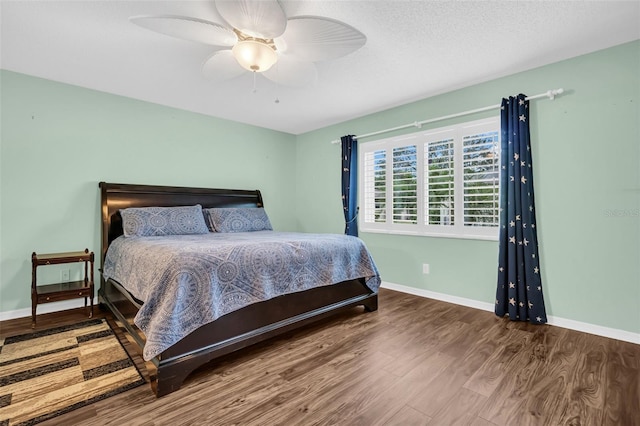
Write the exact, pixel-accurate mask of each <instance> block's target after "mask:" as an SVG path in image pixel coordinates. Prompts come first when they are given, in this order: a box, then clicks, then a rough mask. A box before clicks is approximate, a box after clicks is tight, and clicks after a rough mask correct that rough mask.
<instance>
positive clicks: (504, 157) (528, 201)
mask: <svg viewBox="0 0 640 426" xmlns="http://www.w3.org/2000/svg"><path fill="white" fill-rule="evenodd" d="M525 98H526V97H525V95H523V94H520V95H518V96H517V97H509V99H503V100H502V109H501V112H500V114H501V117H500V119H501V132H502V135H501V155H500V158H501V160H500V161H501V166H502V167H501V174H500V179H501V181H500V209H501V210H500V253H499V261H498V289H497V292H496V309H495V312H496V315H498V316H500V317H502V316H504V315H508V316H509V318H510V319H511V320H518V321H529V322H531V323H534V324H544V323H546V322H547V315H546V312H545V308H544V300H543V297H542V280H541V278H540V257H539V255H538V239H537V237H536V209H535V205H534V197H533V170H532V163H531V144H530V141H529V101H527V100H526V99H525Z"/></svg>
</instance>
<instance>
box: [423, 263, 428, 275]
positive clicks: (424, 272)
mask: <svg viewBox="0 0 640 426" xmlns="http://www.w3.org/2000/svg"><path fill="white" fill-rule="evenodd" d="M422 273H423V274H428V273H429V264H428V263H423V264H422Z"/></svg>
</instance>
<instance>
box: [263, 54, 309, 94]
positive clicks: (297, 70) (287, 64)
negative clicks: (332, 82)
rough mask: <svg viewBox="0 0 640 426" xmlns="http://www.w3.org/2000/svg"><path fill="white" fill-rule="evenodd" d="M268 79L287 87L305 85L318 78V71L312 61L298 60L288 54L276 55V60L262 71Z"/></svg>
mask: <svg viewBox="0 0 640 426" xmlns="http://www.w3.org/2000/svg"><path fill="white" fill-rule="evenodd" d="M262 74H263V75H264V76H265V77H267V78H268V79H269V80H271V81H273V82H275V83H278V84H281V85H283V86H289V87H305V86H310V85H312V84H314V83H315V82H316V81H317V80H318V71H317V70H316V66H315V64H314V63H313V62H308V61H300V60H298V59H297V58H295V57H292V56H289V55H284V54H281V55H278V62H276V63H275V65H274V66H272V67H271V68H269V70H267V71H265V72H263V73H262Z"/></svg>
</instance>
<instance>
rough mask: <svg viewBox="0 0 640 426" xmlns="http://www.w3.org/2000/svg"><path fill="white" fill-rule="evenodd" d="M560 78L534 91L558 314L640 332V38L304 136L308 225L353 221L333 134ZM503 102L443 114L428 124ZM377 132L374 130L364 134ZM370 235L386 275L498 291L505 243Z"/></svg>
mask: <svg viewBox="0 0 640 426" xmlns="http://www.w3.org/2000/svg"><path fill="white" fill-rule="evenodd" d="M558 87H562V88H564V89H565V90H566V93H565V94H564V95H563V96H560V97H558V98H556V99H555V100H554V101H550V100H547V99H546V98H545V99H540V100H534V101H532V102H531V109H532V111H531V126H532V127H531V134H532V135H531V137H532V145H533V146H532V150H533V152H534V172H535V189H536V208H537V219H538V238H539V241H540V247H541V254H540V256H541V260H542V265H541V272H542V279H543V285H544V291H545V303H546V307H547V313H548V314H549V315H552V316H555V317H558V318H563V319H569V320H574V321H580V322H584V323H589V324H594V325H599V326H603V327H610V328H614V329H619V330H625V331H629V332H633V333H639V332H640V174H639V171H638V170H639V169H640V130H639V122H640V113H639V108H638V103H639V102H640V42H638V41H636V42H633V43H628V44H624V45H620V46H617V47H614V48H611V49H607V50H603V51H599V52H595V53H593V54H589V55H585V56H580V57H577V58H573V59H570V60H566V61H562V62H559V63H555V64H552V65H548V66H545V67H541V68H537V69H534V70H531V71H527V72H523V73H519V74H515V75H511V76H508V77H504V78H500V79H497V80H493V81H490V82H487V83H482V84H478V85H475V86H472V87H468V88H464V89H461V90H457V91H454V92H450V93H446V94H443V95H440V96H434V97H431V98H428V99H424V100H421V101H418V102H414V103H411V104H407V105H403V106H400V107H397V108H393V109H390V110H387V111H383V112H380V113H376V114H371V115H368V116H365V117H362V118H358V119H355V120H351V121H348V122H344V123H341V124H339V125H335V126H331V127H327V128H323V129H320V130H317V131H314V132H310V133H307V134H304V135H300V136H298V146H297V153H296V155H297V162H298V168H297V181H298V185H297V187H296V190H297V202H296V206H297V209H298V210H297V214H296V218H297V220H298V227H299V229H300V230H301V231H317V230H319V231H323V232H341V231H342V230H343V219H342V217H341V214H342V212H341V200H340V194H339V191H340V190H339V188H340V147H339V145H332V144H330V143H329V142H330V141H331V140H335V139H338V138H339V137H340V136H342V135H345V134H356V135H357V134H364V133H369V132H372V131H376V130H380V129H384V128H390V127H395V126H399V125H403V124H407V123H412V122H414V121H420V120H425V119H428V118H433V117H438V116H443V115H448V114H453V113H457V112H460V111H465V110H472V109H475V108H480V107H484V106H487V105H493V104H499V103H500V98H501V97H503V96H509V95H516V94H518V93H525V94H528V95H535V94H538V93H544V92H546V91H547V90H549V89H555V88H558ZM336 101H339V100H336ZM497 113H498V111H497V110H496V111H495V113H482V114H476V115H471V116H467V117H465V118H461V119H457V120H449V121H443V122H438V123H434V124H431V125H429V126H428V127H427V126H425V127H423V129H426V128H435V127H441V126H444V125H447V124H451V123H453V122H459V121H465V120H472V119H479V118H483V117H486V116H488V115H491V114H497ZM410 131H411V130H408V131H404V132H405V133H407V132H410ZM414 131H415V129H414ZM399 133H402V132H396V134H399ZM391 135H392V134H385V135H382V136H379V137H380V138H385V137H388V136H391ZM370 140H373V138H369V139H363V141H370ZM360 237H361V238H362V239H363V240H364V241H365V242H366V244H367V246H368V247H369V249H370V250H371V251H372V253H373V256H374V259H375V260H376V263H377V264H378V266H379V269H380V271H381V275H382V279H383V281H386V282H390V283H394V284H400V285H404V286H409V287H414V288H416V289H421V290H428V291H433V292H438V293H443V294H446V295H450V296H457V297H463V298H467V299H472V300H475V301H479V302H484V303H491V304H492V303H493V301H494V300H495V282H496V265H497V263H496V262H497V253H498V244H497V242H491V241H476V240H461V239H447V238H433V237H415V236H399V235H385V234H373V233H362V234H361V235H360ZM423 263H428V264H429V265H430V269H431V272H430V274H429V275H423V274H422V264H423Z"/></svg>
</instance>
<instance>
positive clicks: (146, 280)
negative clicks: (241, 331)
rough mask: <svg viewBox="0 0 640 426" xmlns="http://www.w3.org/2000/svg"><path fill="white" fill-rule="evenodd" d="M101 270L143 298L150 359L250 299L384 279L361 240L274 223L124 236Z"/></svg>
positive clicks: (140, 319) (141, 316) (141, 321)
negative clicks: (252, 228) (276, 227)
mask: <svg viewBox="0 0 640 426" xmlns="http://www.w3.org/2000/svg"><path fill="white" fill-rule="evenodd" d="M103 275H104V277H105V279H107V278H111V279H113V280H115V281H117V282H119V283H120V284H121V285H122V286H124V287H125V288H126V289H127V290H128V291H129V292H130V293H131V294H132V295H133V296H134V297H136V298H137V299H139V300H142V301H143V302H144V305H143V306H142V308H141V309H140V311H139V312H138V314H137V315H136V317H135V319H134V322H135V324H136V325H137V326H138V327H139V328H140V329H141V330H142V331H143V332H144V333H145V336H146V338H147V341H146V344H145V347H144V353H143V355H144V359H145V360H149V359H151V358H153V357H154V356H156V355H158V354H160V353H161V352H162V351H163V350H165V349H167V348H168V347H169V346H171V345H173V344H174V343H176V342H178V341H179V340H180V339H182V338H183V337H185V336H186V335H188V334H189V333H191V332H192V331H194V330H195V329H197V328H198V327H200V326H202V325H204V324H207V323H209V322H211V321H214V320H215V319H217V318H219V317H221V316H222V315H225V314H227V313H229V312H232V311H235V310H237V309H240V308H242V307H244V306H247V305H249V304H251V303H255V302H260V301H263V300H267V299H271V298H273V297H276V296H280V295H283V294H286V293H292V292H297V291H303V290H307V289H310V288H312V287H318V286H323V285H330V284H336V283H339V282H341V281H346V280H350V279H355V278H360V277H365V278H366V284H367V286H368V287H369V288H370V289H371V290H372V291H374V292H377V291H378V287H379V286H380V277H379V274H378V270H377V268H376V265H375V263H374V262H373V259H372V258H371V255H370V254H369V252H368V251H367V249H366V247H365V245H364V243H363V242H362V240H360V239H358V238H355V237H350V236H345V235H334V234H303V233H286V232H273V231H258V232H242V233H215V232H212V233H209V234H202V235H176V236H162V237H126V238H125V237H119V238H117V239H116V240H114V241H113V242H112V243H111V245H110V247H109V250H108V251H107V255H106V259H105V264H104V268H103Z"/></svg>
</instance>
